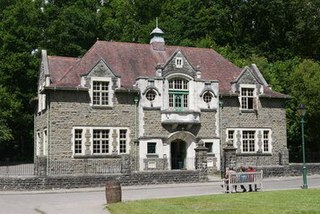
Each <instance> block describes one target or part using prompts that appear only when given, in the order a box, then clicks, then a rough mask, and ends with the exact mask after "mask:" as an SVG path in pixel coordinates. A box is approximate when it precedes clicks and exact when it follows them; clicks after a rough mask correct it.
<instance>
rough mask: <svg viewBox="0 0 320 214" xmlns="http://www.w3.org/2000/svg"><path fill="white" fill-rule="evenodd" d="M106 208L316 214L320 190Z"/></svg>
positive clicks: (114, 213)
mask: <svg viewBox="0 0 320 214" xmlns="http://www.w3.org/2000/svg"><path fill="white" fill-rule="evenodd" d="M107 208H108V210H109V211H110V212H111V214H120V213H121V214H150V213H157V214H162V213H163V214H170V213H172V214H188V213H190V214H191V213H192V214H194V213H245V214H248V213H255V214H256V213H257V214H263V213H275V214H278V213H304V214H307V213H320V189H308V190H287V191H271V192H252V193H237V194H219V195H206V196H196V197H181V198H169V199H153V200H140V201H130V202H121V203H115V204H109V205H107Z"/></svg>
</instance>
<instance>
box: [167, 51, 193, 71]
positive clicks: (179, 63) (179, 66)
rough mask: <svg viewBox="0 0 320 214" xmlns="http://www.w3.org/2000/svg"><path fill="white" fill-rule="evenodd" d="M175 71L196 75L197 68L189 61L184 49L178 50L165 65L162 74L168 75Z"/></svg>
mask: <svg viewBox="0 0 320 214" xmlns="http://www.w3.org/2000/svg"><path fill="white" fill-rule="evenodd" d="M173 73H181V74H186V75H188V76H191V77H195V76H196V70H195V69H194V67H193V65H192V64H191V63H190V62H189V60H188V59H187V57H186V56H185V55H184V54H183V52H182V51H180V50H178V51H176V52H175V53H174V54H173V55H172V56H171V57H170V58H169V60H168V61H167V63H166V64H165V65H164V67H163V71H162V76H163V77H166V76H169V75H170V74H173Z"/></svg>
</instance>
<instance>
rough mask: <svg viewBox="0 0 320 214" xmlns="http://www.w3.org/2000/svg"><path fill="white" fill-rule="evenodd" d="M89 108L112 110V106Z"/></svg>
mask: <svg viewBox="0 0 320 214" xmlns="http://www.w3.org/2000/svg"><path fill="white" fill-rule="evenodd" d="M91 107H92V108H93V109H112V108H113V107H112V106H94V105H91Z"/></svg>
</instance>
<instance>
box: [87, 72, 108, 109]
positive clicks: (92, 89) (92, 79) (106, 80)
mask: <svg viewBox="0 0 320 214" xmlns="http://www.w3.org/2000/svg"><path fill="white" fill-rule="evenodd" d="M94 82H100V83H101V82H105V83H108V90H107V91H103V90H99V91H98V92H100V93H104V92H107V93H108V101H107V102H108V103H107V104H102V103H101V95H100V103H98V104H94V102H93V101H94V100H93V99H94V92H95V90H94V88H93V84H94ZM90 85H91V87H90V89H89V91H90V92H89V93H90V98H91V102H90V105H91V106H94V107H109V106H110V107H111V106H113V102H112V98H113V91H112V80H111V77H92V78H91V82H90Z"/></svg>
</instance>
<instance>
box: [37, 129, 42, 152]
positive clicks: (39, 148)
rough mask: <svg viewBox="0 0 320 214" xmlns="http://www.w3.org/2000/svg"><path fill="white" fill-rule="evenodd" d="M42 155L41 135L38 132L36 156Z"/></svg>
mask: <svg viewBox="0 0 320 214" xmlns="http://www.w3.org/2000/svg"><path fill="white" fill-rule="evenodd" d="M39 155H41V134H40V132H39V131H38V132H37V133H36V156H39Z"/></svg>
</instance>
